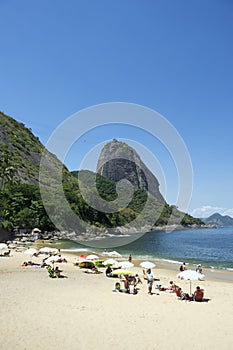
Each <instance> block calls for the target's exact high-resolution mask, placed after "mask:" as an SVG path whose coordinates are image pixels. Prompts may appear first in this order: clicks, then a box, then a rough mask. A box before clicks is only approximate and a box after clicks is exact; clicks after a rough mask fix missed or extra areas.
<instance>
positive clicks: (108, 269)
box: [105, 266, 112, 277]
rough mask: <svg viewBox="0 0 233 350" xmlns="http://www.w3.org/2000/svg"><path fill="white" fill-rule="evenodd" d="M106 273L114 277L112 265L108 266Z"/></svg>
mask: <svg viewBox="0 0 233 350" xmlns="http://www.w3.org/2000/svg"><path fill="white" fill-rule="evenodd" d="M105 274H106V276H107V277H112V269H111V267H110V266H108V267H107V268H106V270H105Z"/></svg>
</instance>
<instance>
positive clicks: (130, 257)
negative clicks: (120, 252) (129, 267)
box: [128, 254, 132, 262]
mask: <svg viewBox="0 0 233 350" xmlns="http://www.w3.org/2000/svg"><path fill="white" fill-rule="evenodd" d="M128 260H129V262H132V255H131V254H129V259H128Z"/></svg>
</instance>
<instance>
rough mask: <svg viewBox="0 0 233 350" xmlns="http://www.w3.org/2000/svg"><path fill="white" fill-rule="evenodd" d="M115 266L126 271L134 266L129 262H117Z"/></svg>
mask: <svg viewBox="0 0 233 350" xmlns="http://www.w3.org/2000/svg"><path fill="white" fill-rule="evenodd" d="M117 265H118V266H119V267H121V268H122V269H128V268H130V267H133V266H134V264H133V263H131V262H129V261H119V262H118V263H117Z"/></svg>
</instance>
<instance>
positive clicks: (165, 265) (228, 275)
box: [33, 241, 233, 282]
mask: <svg viewBox="0 0 233 350" xmlns="http://www.w3.org/2000/svg"><path fill="white" fill-rule="evenodd" d="M46 245H49V246H51V247H54V248H57V243H55V242H53V243H50V244H48V242H46V241H45V242H44V243H42V241H37V242H35V244H33V246H35V247H36V248H38V247H43V246H46ZM81 249H82V248H80V250H77V251H72V250H71V251H69V249H62V248H61V253H62V254H65V255H66V254H67V255H69V256H73V257H74V258H77V257H79V256H80V255H82V252H85V254H87V255H88V254H97V255H99V256H100V258H102V259H107V256H104V255H102V254H100V252H96V251H95V250H94V249H92V248H88V247H86V248H83V250H81ZM132 256H133V260H132V262H133V263H134V265H135V266H134V267H135V268H138V269H141V267H140V266H139V264H140V263H141V262H142V261H145V260H148V259H146V258H145V259H143V258H140V259H139V258H137V256H136V257H135V259H134V255H133V252H132ZM118 260H127V256H126V255H122V258H118ZM150 261H152V262H154V263H155V264H156V267H155V269H156V268H157V269H161V270H169V271H172V272H173V271H176V273H177V274H178V273H179V272H180V271H179V267H180V264H181V262H176V261H166V260H163V259H156V258H150ZM186 265H187V267H188V268H190V269H191V270H194V269H195V265H194V264H188V263H186ZM203 273H204V274H205V276H206V278H211V279H213V280H219V281H226V282H233V271H229V270H227V269H218V268H208V267H204V268H203Z"/></svg>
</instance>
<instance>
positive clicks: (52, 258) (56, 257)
mask: <svg viewBox="0 0 233 350" xmlns="http://www.w3.org/2000/svg"><path fill="white" fill-rule="evenodd" d="M59 259H61V257H60V256H58V255H52V256H50V257H49V258H47V259H46V260H45V261H46V263H49V262H52V263H54V262H56V261H58V260H59Z"/></svg>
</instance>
